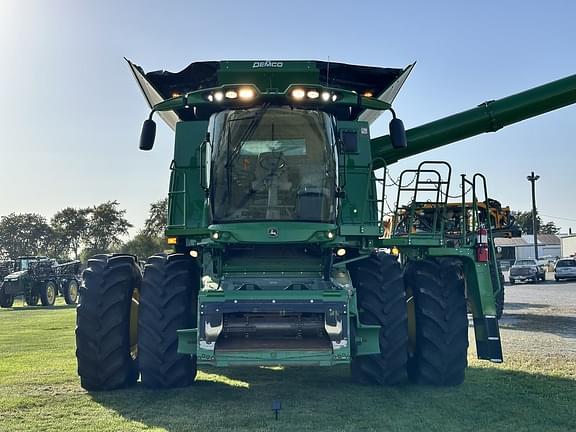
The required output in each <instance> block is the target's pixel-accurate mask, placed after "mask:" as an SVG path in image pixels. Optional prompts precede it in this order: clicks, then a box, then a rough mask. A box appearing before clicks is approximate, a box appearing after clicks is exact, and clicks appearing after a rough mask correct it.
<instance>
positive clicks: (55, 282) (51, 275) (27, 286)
mask: <svg viewBox="0 0 576 432" xmlns="http://www.w3.org/2000/svg"><path fill="white" fill-rule="evenodd" d="M80 267H81V264H80V261H70V262H67V263H64V264H58V263H57V261H56V260H55V259H52V258H48V257H45V256H21V257H18V258H16V259H15V260H13V261H7V262H6V264H4V265H0V276H1V279H0V307H4V308H8V307H12V305H13V303H14V298H15V297H17V296H23V297H24V299H25V300H26V304H28V306H36V305H38V302H41V304H42V306H53V305H54V303H55V301H56V297H57V296H58V293H60V294H62V295H63V296H64V300H65V302H66V304H69V305H70V304H75V303H76V301H77V299H78V291H79V282H80V277H79V274H80Z"/></svg>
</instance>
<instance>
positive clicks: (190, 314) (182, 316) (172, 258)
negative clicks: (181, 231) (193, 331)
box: [138, 254, 200, 389]
mask: <svg viewBox="0 0 576 432" xmlns="http://www.w3.org/2000/svg"><path fill="white" fill-rule="evenodd" d="M199 287H200V269H199V267H198V264H197V262H196V260H195V259H193V258H191V257H190V256H189V255H185V254H173V255H168V256H166V255H160V254H159V255H154V256H153V257H150V258H149V260H148V262H147V264H146V267H145V269H144V279H143V281H142V291H141V295H140V313H139V317H138V349H139V356H140V358H139V361H140V372H141V376H142V383H143V384H144V385H145V386H146V387H149V388H156V389H157V388H172V387H184V386H188V385H190V384H192V382H193V381H194V378H195V377H196V357H195V356H190V355H185V354H178V352H177V349H178V335H177V333H176V331H177V330H178V329H184V328H188V329H189V328H194V327H195V326H196V306H197V302H198V290H199Z"/></svg>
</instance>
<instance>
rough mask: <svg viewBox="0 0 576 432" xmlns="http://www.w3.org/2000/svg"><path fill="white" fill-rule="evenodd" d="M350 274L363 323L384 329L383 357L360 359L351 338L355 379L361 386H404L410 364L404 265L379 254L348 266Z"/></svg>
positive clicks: (381, 337) (353, 340)
mask: <svg viewBox="0 0 576 432" xmlns="http://www.w3.org/2000/svg"><path fill="white" fill-rule="evenodd" d="M348 271H349V272H350V277H351V279H352V285H353V286H354V288H355V289H356V294H357V302H358V310H359V320H360V322H361V323H362V324H368V325H379V326H381V329H380V335H379V343H380V354H372V355H363V356H356V355H355V354H356V352H355V351H356V350H355V347H356V346H355V338H352V337H351V340H352V342H351V348H352V362H351V373H352V379H353V380H354V381H355V382H358V383H360V384H378V385H396V384H400V383H402V382H403V381H405V380H406V365H407V361H408V314H407V310H406V290H405V287H404V277H403V273H402V269H401V267H400V264H399V263H398V260H397V258H396V257H395V256H393V255H388V254H384V253H378V254H373V255H371V256H370V257H368V258H366V259H363V260H360V261H355V262H352V263H350V264H348ZM352 330H353V329H352ZM354 333H355V332H354V331H351V335H352V336H354Z"/></svg>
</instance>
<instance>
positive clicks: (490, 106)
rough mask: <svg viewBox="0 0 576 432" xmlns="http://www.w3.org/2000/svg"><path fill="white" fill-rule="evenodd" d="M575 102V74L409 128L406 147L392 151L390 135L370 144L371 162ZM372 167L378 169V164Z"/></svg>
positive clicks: (414, 152)
mask: <svg viewBox="0 0 576 432" xmlns="http://www.w3.org/2000/svg"><path fill="white" fill-rule="evenodd" d="M573 103H576V75H571V76H568V77H566V78H562V79H559V80H557V81H553V82H550V83H548V84H544V85H541V86H538V87H535V88H532V89H530V90H526V91H523V92H521V93H517V94H515V95H512V96H508V97H505V98H503V99H499V100H495V101H488V102H484V103H482V104H480V105H479V106H477V107H476V108H473V109H470V110H467V111H463V112H461V113H458V114H454V115H451V116H448V117H444V118H442V119H439V120H436V121H433V122H431V123H427V124H425V125H422V126H418V127H415V128H412V129H409V130H408V131H407V132H406V134H407V138H408V147H407V148H404V149H394V148H392V144H391V142H390V137H389V135H386V136H382V137H379V138H374V139H372V140H371V141H370V143H371V147H372V155H373V158H374V159H379V160H380V159H383V160H384V161H386V164H388V165H389V164H392V163H394V162H397V161H399V160H400V159H404V158H407V157H409V156H414V155H417V154H420V153H423V152H425V151H428V150H432V149H435V148H438V147H442V146H444V145H447V144H451V143H453V142H456V141H461V140H463V139H466V138H470V137H473V136H476V135H480V134H482V133H485V132H495V131H497V130H498V129H501V128H503V127H504V126H508V125H511V124H514V123H518V122H521V121H522V120H526V119H529V118H531V117H536V116H538V115H540V114H544V113H547V112H549V111H554V110H556V109H559V108H562V107H565V106H568V105H571V104H573ZM379 160H378V161H375V164H374V167H375V168H380V167H381V162H380V161H379Z"/></svg>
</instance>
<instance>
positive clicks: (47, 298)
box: [40, 281, 58, 306]
mask: <svg viewBox="0 0 576 432" xmlns="http://www.w3.org/2000/svg"><path fill="white" fill-rule="evenodd" d="M57 294H58V287H57V286H56V284H55V283H54V282H52V281H49V282H46V283H45V284H44V285H42V286H41V287H40V301H41V302H42V306H54V303H55V302H56V295H57Z"/></svg>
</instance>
